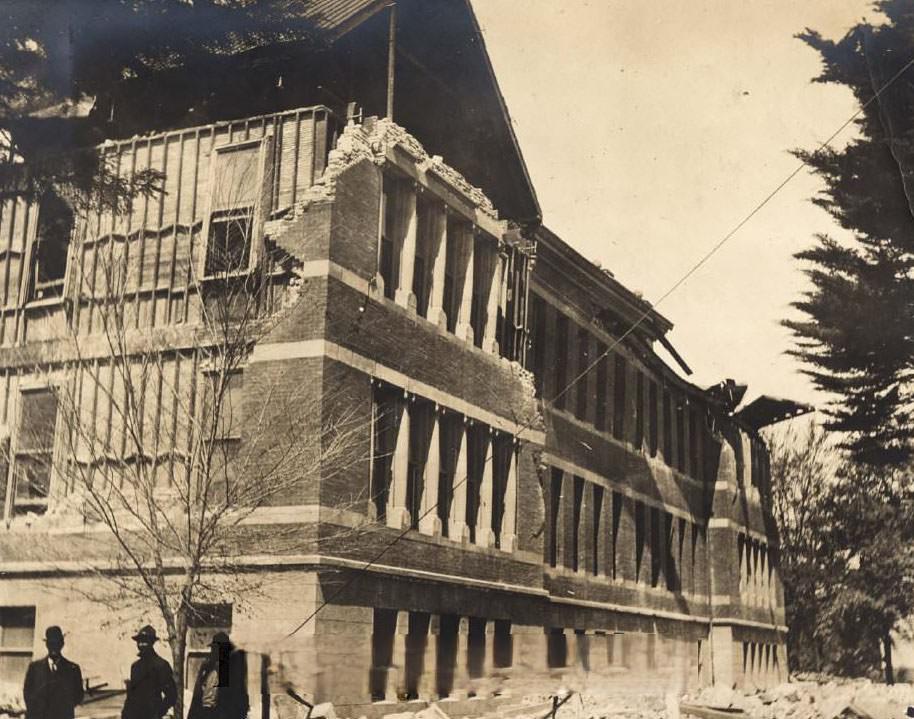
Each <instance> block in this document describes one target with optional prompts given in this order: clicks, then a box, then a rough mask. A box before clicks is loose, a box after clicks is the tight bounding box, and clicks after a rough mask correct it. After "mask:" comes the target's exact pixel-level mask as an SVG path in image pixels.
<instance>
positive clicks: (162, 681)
mask: <svg viewBox="0 0 914 719" xmlns="http://www.w3.org/2000/svg"><path fill="white" fill-rule="evenodd" d="M133 640H134V641H135V642H136V647H137V650H138V651H139V655H140V657H139V659H137V660H136V661H135V662H134V663H133V665H132V666H131V667H130V681H129V682H128V683H127V699H126V700H125V701H124V709H123V711H122V712H121V719H162V717H163V716H165V714H166V712H168V710H169V709H171V708H172V707H173V706H174V705H175V700H176V699H177V697H178V693H177V690H176V688H175V680H174V676H173V675H172V673H171V665H170V664H169V663H168V662H166V661H165V660H164V659H162V657H160V656H159V655H158V654H156V652H155V649H154V647H153V645H154V644H155V643H156V642H157V641H158V637H157V636H156V630H155V629H154V628H152V627H151V626H149V625H148V624H147V625H146V626H145V627H143V628H142V629H140V631H138V632H137V633H136V634H134V635H133Z"/></svg>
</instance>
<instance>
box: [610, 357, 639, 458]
mask: <svg viewBox="0 0 914 719" xmlns="http://www.w3.org/2000/svg"><path fill="white" fill-rule="evenodd" d="M626 369H627V368H626V362H625V357H623V356H622V355H620V354H616V362H615V372H614V375H613V437H615V438H616V439H624V438H625V380H626V374H627V372H626ZM639 383H640V373H639ZM639 387H641V389H640V390H639V392H640V393H643V389H644V388H643V386H641V385H640V384H639ZM643 399H644V398H643V396H641V394H639V401H641V402H642V403H643ZM640 415H641V413H640V412H638V411H637V409H636V416H638V417H640ZM642 431H643V427H642ZM635 446H636V447H638V448H639V449H640V448H641V440H640V439H638V440H637V442H636V445H635Z"/></svg>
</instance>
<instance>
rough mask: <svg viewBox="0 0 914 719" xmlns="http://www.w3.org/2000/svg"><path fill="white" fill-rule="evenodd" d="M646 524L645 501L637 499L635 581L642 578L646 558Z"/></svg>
mask: <svg viewBox="0 0 914 719" xmlns="http://www.w3.org/2000/svg"><path fill="white" fill-rule="evenodd" d="M644 525H645V512H644V503H642V502H639V501H638V500H635V581H638V580H639V579H641V563H642V561H643V560H644V540H645V531H644V530H645V526H644Z"/></svg>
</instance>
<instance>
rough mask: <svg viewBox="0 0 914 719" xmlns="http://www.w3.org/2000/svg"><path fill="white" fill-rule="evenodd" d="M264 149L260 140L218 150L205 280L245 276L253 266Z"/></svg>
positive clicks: (267, 184)
mask: <svg viewBox="0 0 914 719" xmlns="http://www.w3.org/2000/svg"><path fill="white" fill-rule="evenodd" d="M262 146H263V141H262V140H256V141H253V142H245V143H240V144H237V145H230V146H228V147H222V148H216V154H215V158H214V163H215V165H214V168H213V188H212V199H211V202H212V204H211V209H210V218H209V235H208V237H207V245H206V261H205V266H204V276H205V277H208V278H214V277H225V276H230V275H234V274H240V273H244V272H247V271H248V270H250V268H251V266H252V264H253V255H254V251H255V247H254V241H255V235H256V234H257V229H258V228H257V227H256V226H255V223H254V219H255V218H254V214H255V210H256V208H257V207H258V206H259V204H260V203H261V201H262V199H263V197H262V196H263V194H264V190H265V185H264V173H263V171H262V170H263V168H262V167H261V165H262V161H261V152H262ZM269 184H270V183H269V182H267V183H266V187H268V186H269ZM267 206H269V205H267Z"/></svg>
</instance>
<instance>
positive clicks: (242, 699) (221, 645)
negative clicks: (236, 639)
mask: <svg viewBox="0 0 914 719" xmlns="http://www.w3.org/2000/svg"><path fill="white" fill-rule="evenodd" d="M249 708H250V705H249V702H248V690H247V657H246V656H245V653H244V652H243V651H241V650H240V649H235V647H234V646H232V643H231V641H230V640H229V636H228V634H226V633H225V632H216V634H215V635H214V636H213V641H212V643H211V644H210V654H209V656H208V657H207V658H206V661H205V662H203V665H202V666H201V667H200V672H199V673H198V674H197V681H196V682H195V683H194V694H193V698H192V699H191V702H190V711H189V712H188V713H187V719H246V717H247V715H248V709H249Z"/></svg>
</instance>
